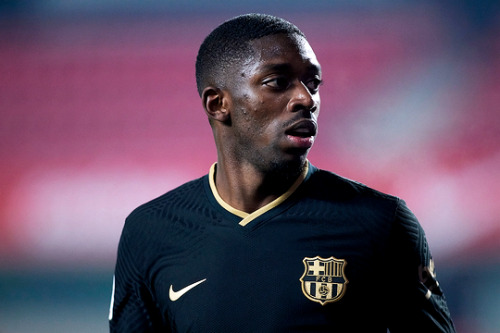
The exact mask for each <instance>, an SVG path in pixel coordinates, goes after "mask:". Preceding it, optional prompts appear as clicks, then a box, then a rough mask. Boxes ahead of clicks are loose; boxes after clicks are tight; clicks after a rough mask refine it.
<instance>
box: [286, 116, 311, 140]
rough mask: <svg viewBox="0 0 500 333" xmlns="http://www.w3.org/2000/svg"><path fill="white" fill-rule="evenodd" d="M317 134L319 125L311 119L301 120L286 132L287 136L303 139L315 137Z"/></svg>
mask: <svg viewBox="0 0 500 333" xmlns="http://www.w3.org/2000/svg"><path fill="white" fill-rule="evenodd" d="M317 132H318V125H317V124H316V122H315V121H313V120H311V119H301V120H299V121H297V122H295V123H293V124H292V125H291V126H290V127H288V128H287V129H286V130H285V134H286V135H288V136H296V137H301V138H307V137H314V136H316V133H317Z"/></svg>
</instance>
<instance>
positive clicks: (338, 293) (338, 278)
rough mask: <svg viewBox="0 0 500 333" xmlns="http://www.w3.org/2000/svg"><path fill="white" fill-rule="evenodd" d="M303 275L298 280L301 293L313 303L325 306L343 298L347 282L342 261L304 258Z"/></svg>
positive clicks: (333, 258)
mask: <svg viewBox="0 0 500 333" xmlns="http://www.w3.org/2000/svg"><path fill="white" fill-rule="evenodd" d="M303 263H304V267H305V270H304V275H302V277H301V278H300V282H301V283H302V292H303V293H304V295H305V296H306V297H307V298H308V299H310V300H311V301H313V302H318V303H320V304H321V305H325V304H327V303H330V302H336V301H338V300H340V299H341V298H342V296H344V294H345V291H346V284H347V283H348V282H349V281H347V278H346V276H345V272H344V269H345V266H346V264H347V262H346V261H345V260H344V259H337V258H335V257H330V258H326V259H325V258H321V257H318V256H316V257H314V258H308V257H306V258H304V260H303Z"/></svg>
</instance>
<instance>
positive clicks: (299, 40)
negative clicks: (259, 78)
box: [246, 34, 320, 71]
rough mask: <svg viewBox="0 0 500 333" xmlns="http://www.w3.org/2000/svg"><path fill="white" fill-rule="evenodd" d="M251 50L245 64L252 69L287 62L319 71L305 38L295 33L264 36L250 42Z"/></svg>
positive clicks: (318, 65) (313, 54)
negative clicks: (250, 54)
mask: <svg viewBox="0 0 500 333" xmlns="http://www.w3.org/2000/svg"><path fill="white" fill-rule="evenodd" d="M250 46H251V48H252V50H253V54H252V56H251V57H250V58H249V59H248V62H247V63H246V64H247V65H250V67H252V68H253V69H254V70H256V69H262V68H265V67H266V66H274V65H280V64H289V65H291V66H302V65H304V66H307V67H308V68H312V69H316V70H317V71H320V64H319V62H318V60H317V58H316V55H315V53H314V51H313V49H312V47H311V46H310V45H309V43H308V42H307V40H306V39H305V38H304V37H302V36H300V35H297V34H293V35H286V34H276V35H269V36H265V37H262V38H259V39H256V40H253V41H251V42H250Z"/></svg>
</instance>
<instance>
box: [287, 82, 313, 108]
mask: <svg viewBox="0 0 500 333" xmlns="http://www.w3.org/2000/svg"><path fill="white" fill-rule="evenodd" d="M318 104H319V92H316V93H314V94H313V93H311V91H310V90H309V89H308V88H307V86H306V85H305V84H304V83H303V82H299V83H298V84H297V85H296V86H295V88H294V89H292V96H291V98H290V100H289V102H288V111H290V112H297V111H301V110H307V111H310V112H315V111H316V110H317V109H318Z"/></svg>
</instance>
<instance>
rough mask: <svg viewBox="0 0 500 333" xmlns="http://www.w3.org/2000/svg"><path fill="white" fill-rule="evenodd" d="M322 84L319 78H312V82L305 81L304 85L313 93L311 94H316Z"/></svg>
mask: <svg viewBox="0 0 500 333" xmlns="http://www.w3.org/2000/svg"><path fill="white" fill-rule="evenodd" d="M322 84H323V81H322V80H321V79H319V78H317V77H316V78H314V79H312V80H309V81H306V82H305V85H306V86H307V88H308V89H309V90H310V91H311V92H313V93H316V92H318V90H319V87H320V86H321V85H322Z"/></svg>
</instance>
